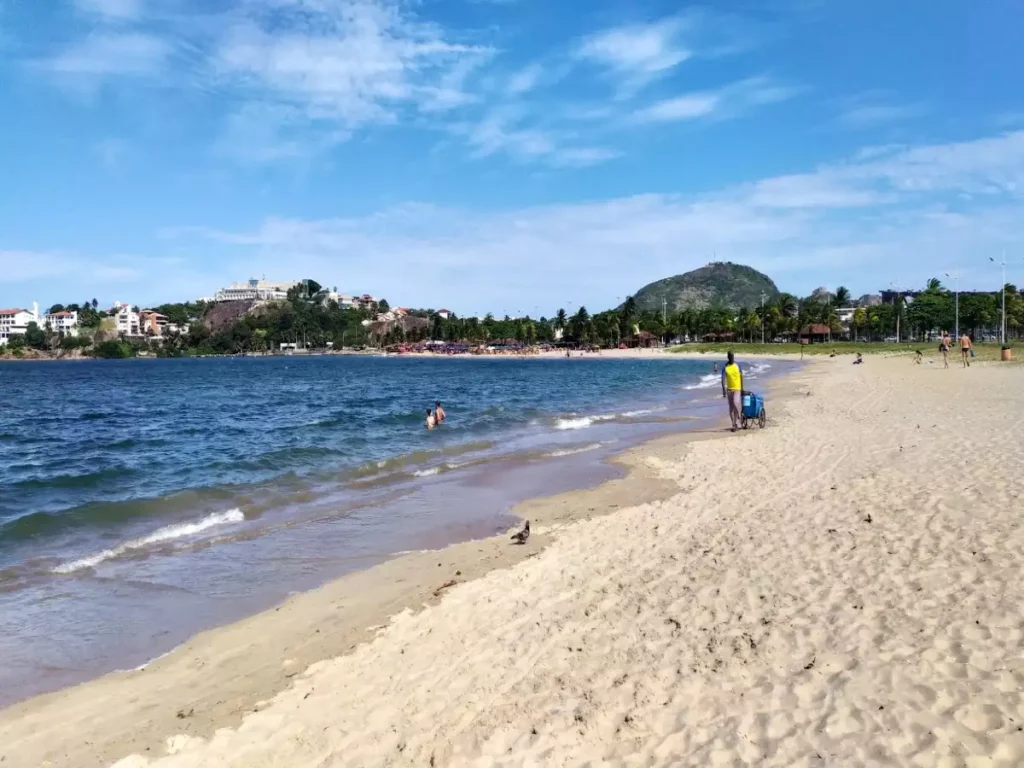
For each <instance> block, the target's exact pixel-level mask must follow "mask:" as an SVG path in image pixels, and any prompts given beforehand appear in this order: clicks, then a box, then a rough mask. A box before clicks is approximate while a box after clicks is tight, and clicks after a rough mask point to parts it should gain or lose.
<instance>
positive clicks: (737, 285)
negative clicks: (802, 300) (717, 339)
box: [633, 262, 779, 312]
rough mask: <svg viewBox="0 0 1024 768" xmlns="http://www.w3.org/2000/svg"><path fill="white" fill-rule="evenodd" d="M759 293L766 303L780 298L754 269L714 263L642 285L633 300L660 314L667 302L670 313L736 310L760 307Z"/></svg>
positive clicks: (644, 307) (769, 279) (727, 263)
mask: <svg viewBox="0 0 1024 768" xmlns="http://www.w3.org/2000/svg"><path fill="white" fill-rule="evenodd" d="M762 291H763V292H764V294H765V301H766V302H770V301H772V300H774V299H776V298H777V297H778V295H779V289H778V287H776V285H775V283H774V282H773V281H772V279H771V278H770V277H768V276H767V275H765V274H762V273H760V272H758V271H757V270H756V269H753V268H751V267H745V266H743V265H741V264H732V263H729V262H717V263H714V264H708V265H707V266H706V267H701V268H700V269H695V270H693V271H692V272H687V273H686V274H684V275H676V276H675V277H667V278H665V279H664V280H658V281H657V282H655V283H650V284H649V285H645V286H644V287H643V288H641V289H640V290H639V291H637V292H636V294H635V296H634V297H633V298H634V300H635V301H636V304H637V307H638V308H639V309H640V310H641V311H646V310H656V311H660V310H661V308H662V306H663V304H662V302H663V301H667V302H668V311H669V312H678V311H680V310H682V309H706V308H708V307H722V308H728V309H739V308H741V307H748V308H753V307H756V306H758V305H760V303H761V292H762Z"/></svg>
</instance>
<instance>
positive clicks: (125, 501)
mask: <svg viewBox="0 0 1024 768" xmlns="http://www.w3.org/2000/svg"><path fill="white" fill-rule="evenodd" d="M712 362H713V358H711V357H710V356H709V358H708V359H707V360H706V361H705V360H700V361H694V360H684V359H677V358H672V357H671V356H658V357H657V358H654V357H653V356H645V355H644V354H643V353H639V354H638V356H637V357H636V358H628V359H601V356H600V355H596V354H595V355H586V356H583V357H574V358H572V359H529V358H525V359H515V358H489V359H478V358H443V359H409V358H401V357H398V358H391V357H389V358H384V357H358V356H331V357H275V358H221V359H202V360H130V361H76V362H38V363H29V362H25V363H11V364H6V365H0V394H2V397H0V657H2V658H4V659H5V663H4V665H2V666H0V704H2V703H9V702H10V701H14V700H16V699H19V698H23V697H24V696H27V695H31V694H33V693H38V692H41V691H44V690H51V689H54V688H57V687H60V686H63V685H67V684H70V683H73V682H77V681H79V680H81V679H84V678H86V677H89V676H92V675H95V674H99V673H102V672H105V671H108V670H111V669H116V668H130V667H132V666H136V665H138V664H140V663H142V662H144V661H145V660H146V659H148V658H151V657H153V656H155V655H158V654H159V653H162V652H165V651H166V650H168V649H169V648H170V647H172V646H173V645H174V644H176V643H178V642H181V641H182V640H184V639H185V638H187V637H188V636H189V635H190V634H192V633H194V632H195V631H197V630H199V629H202V628H205V627H209V626H213V625H216V624H219V623H224V622H227V621H231V620H234V619H237V618H239V617H241V616H242V615H245V614H246V613H249V612H252V611H255V610H259V609H261V608H263V607H266V606H268V605H270V604H271V603H272V602H274V601H276V600H279V599H281V598H282V597H284V596H286V595H287V594H289V593H290V592H293V591H295V590H297V589H308V588H311V587H313V586H316V585H318V584H320V583H323V582H324V581H326V580H327V579H330V578H333V577H335V576H338V575H341V574H343V573H345V572H348V571H351V570H354V569H357V568H364V567H368V566H369V565H372V564H374V563H376V562H380V561H381V560H383V559H385V558H387V557H389V556H391V555H393V554H394V553H396V552H400V551H406V550H413V549H422V548H425V547H440V546H444V545H445V544H447V543H450V542H452V541H456V540H460V539H466V538H472V537H477V536H486V535H490V534H492V533H495V532H497V531H499V530H502V529H503V528H505V527H507V526H508V525H510V524H511V523H513V522H514V521H513V520H512V519H511V518H510V517H509V510H510V508H511V507H512V506H513V505H514V504H515V502H517V501H520V500H522V499H524V498H527V497H530V496H536V495H542V494H549V493H555V492H560V491H564V490H569V489H572V488H579V487H585V486H588V485H592V484H595V483H597V482H600V481H601V480H604V479H607V478H609V477H612V476H613V475H614V473H615V471H616V470H615V469H614V468H613V467H611V466H610V465H608V464H607V463H606V462H605V459H607V458H608V457H609V456H611V455H612V454H614V453H616V452H619V451H621V450H624V449H625V448H628V447H629V446H631V445H635V444H637V443H638V442H640V441H642V440H645V439H649V438H651V437H656V436H658V435H663V434H667V433H669V432H673V431H680V430H681V429H686V428H689V429H695V428H706V427H707V426H708V425H710V424H711V423H712V420H715V419H718V418H720V417H721V411H722V406H721V402H722V401H721V398H720V397H715V393H716V392H717V387H718V386H719V384H718V377H717V376H715V375H714V374H713V373H712V372H711V366H712ZM773 367H774V368H773ZM783 367H784V364H782V363H773V364H770V365H769V364H767V363H757V364H753V365H748V366H747V376H748V381H749V382H750V383H751V385H755V382H756V381H757V380H758V378H759V377H760V378H762V379H763V377H764V376H766V375H768V374H769V373H772V372H778V371H779V370H780V369H781V368H783ZM435 400H441V401H443V403H444V408H445V410H446V412H447V415H448V420H447V421H446V422H445V423H444V424H443V425H442V426H440V427H439V428H437V429H435V430H431V431H428V430H426V429H425V428H424V418H425V416H426V410H427V408H430V407H432V406H433V404H434V401H435Z"/></svg>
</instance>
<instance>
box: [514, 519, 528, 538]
mask: <svg viewBox="0 0 1024 768" xmlns="http://www.w3.org/2000/svg"><path fill="white" fill-rule="evenodd" d="M528 538H530V521H529V520H527V521H526V525H524V526H523V530H521V531H519V533H514V534H512V541H514V542H515V543H516V544H525V543H526V540H527V539H528Z"/></svg>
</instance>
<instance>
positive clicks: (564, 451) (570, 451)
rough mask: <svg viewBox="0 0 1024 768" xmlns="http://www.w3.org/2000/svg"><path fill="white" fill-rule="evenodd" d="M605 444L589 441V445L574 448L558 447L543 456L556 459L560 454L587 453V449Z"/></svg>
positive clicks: (590, 449) (593, 449)
mask: <svg viewBox="0 0 1024 768" xmlns="http://www.w3.org/2000/svg"><path fill="white" fill-rule="evenodd" d="M604 445H607V443H591V444H590V445H582V446H578V447H576V448H559V449H558V450H557V451H551V452H550V453H545V454H544V456H545V458H550V459H557V458H559V457H561V456H575V455H576V454H578V453H587V452H588V451H596V450H597V449H598V448H601V447H602V446H604Z"/></svg>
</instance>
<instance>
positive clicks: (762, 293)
mask: <svg viewBox="0 0 1024 768" xmlns="http://www.w3.org/2000/svg"><path fill="white" fill-rule="evenodd" d="M761 343H762V344H764V343H765V292H764V291H762V292H761Z"/></svg>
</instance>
